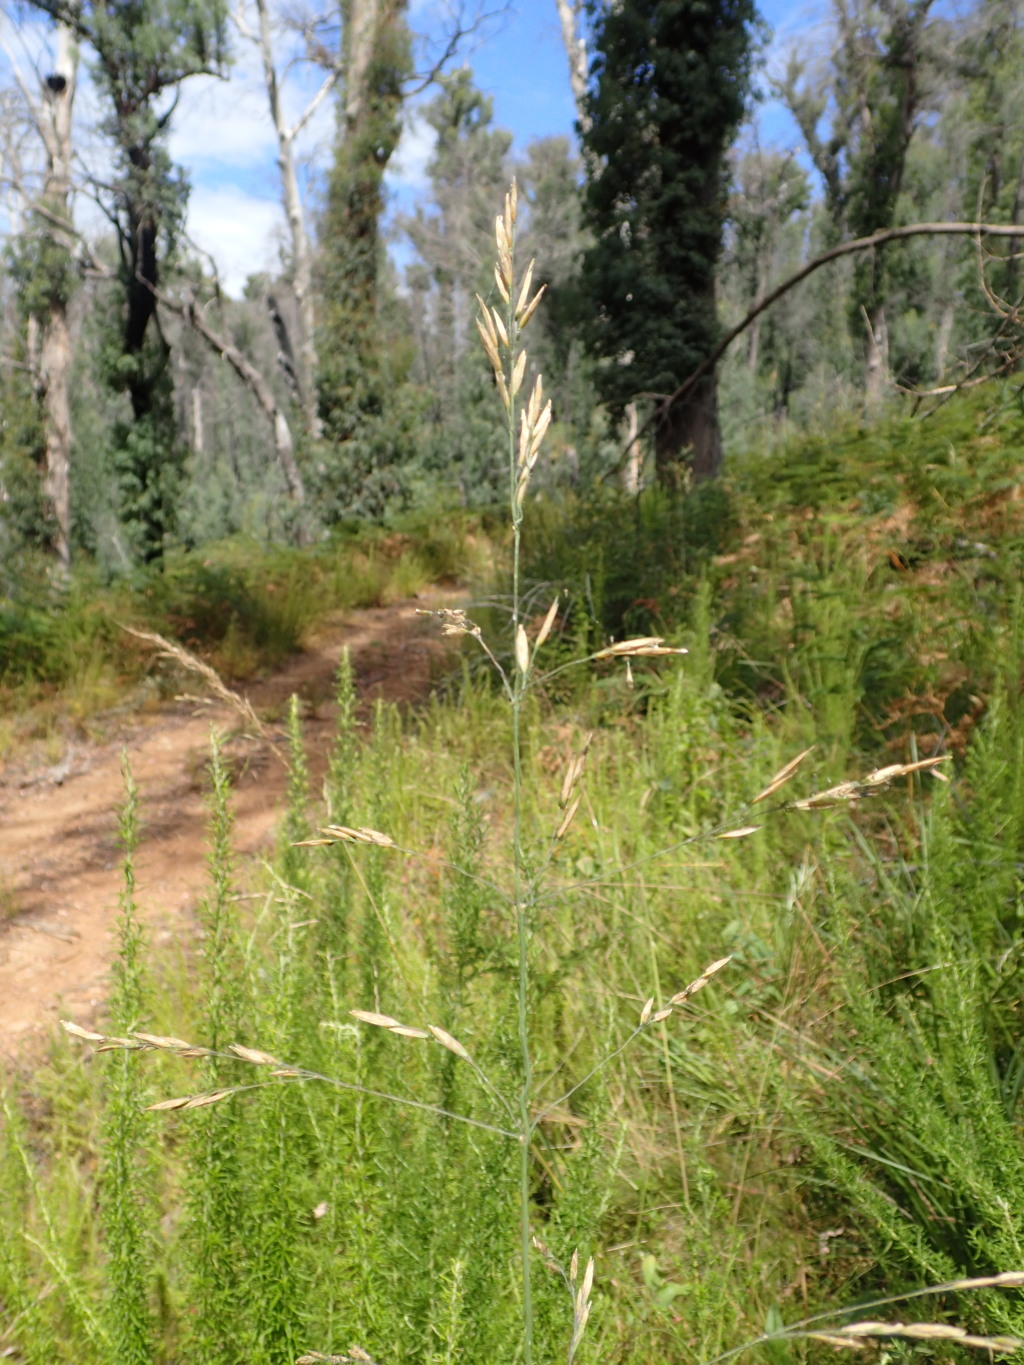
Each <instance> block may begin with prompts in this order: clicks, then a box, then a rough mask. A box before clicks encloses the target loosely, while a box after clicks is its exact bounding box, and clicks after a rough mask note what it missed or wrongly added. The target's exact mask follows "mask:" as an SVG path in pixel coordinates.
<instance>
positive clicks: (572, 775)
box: [558, 730, 594, 806]
mask: <svg viewBox="0 0 1024 1365" xmlns="http://www.w3.org/2000/svg"><path fill="white" fill-rule="evenodd" d="M593 738H594V732H593V730H589V731H588V732H587V734H586V736H585V738H584V740H583V744H582V745H581V747H580V751H579V753H578V754H576V756H575V757H574V758H573V759H571V760H570V762H569V766H568V768H567V769H566V770H565V777H564V778H563V779H562V790H561V792H560V793H559V796H558V804H559V805H560V806H565V805H566V804H567V803H568V800H569V797H570V796H572V794H573V792H574V791H575V790H576V787H577V786H578V784H579V782H580V780H581V779H582V777H583V773H584V770H585V769H586V766H587V754H588V753H589V752H590V744H591V741H592V740H593Z"/></svg>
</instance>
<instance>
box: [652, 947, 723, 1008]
mask: <svg viewBox="0 0 1024 1365" xmlns="http://www.w3.org/2000/svg"><path fill="white" fill-rule="evenodd" d="M731 961H732V955H731V954H730V955H729V957H720V958H719V959H718V961H717V962H712V964H711V966H710V967H705V968H704V970H703V971H702V972H701V974H700V976H698V977H697V979H696V981H691V982H690V984H689V985H688V986H684V987H683V989H682V990H681V991H679V992H678V993H677V994H676V995H674V996H673V997H672V999H671V1000H670V1001H669V1002H668V1003H669V1004H670V1005H673V1006H674V1005H681V1004H682V1003H683V1001H684V1000H689V999H690V997H691V996H694V995H696V994H697V992H698V991H702V990H703V989H704V987H705V986H706V985H707V984H708V982H709V981H710V980H711V978H712V977H713V976H716V975H717V974H718V973H719V972H720V971H721V970H722V968H723V967H725V966H726V965H727V964H728V963H730V962H731Z"/></svg>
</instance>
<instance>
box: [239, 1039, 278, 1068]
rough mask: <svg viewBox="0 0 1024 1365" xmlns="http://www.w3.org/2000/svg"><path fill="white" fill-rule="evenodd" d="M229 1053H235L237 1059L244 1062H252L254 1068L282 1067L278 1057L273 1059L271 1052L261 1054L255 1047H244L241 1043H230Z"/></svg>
mask: <svg viewBox="0 0 1024 1365" xmlns="http://www.w3.org/2000/svg"><path fill="white" fill-rule="evenodd" d="M228 1051H229V1052H233V1053H234V1054H235V1056H236V1057H240V1058H241V1060H242V1061H243V1062H252V1064H253V1066H280V1065H281V1063H280V1062H279V1061H278V1060H277V1058H276V1057H271V1055H270V1053H269V1052H260V1051H259V1050H258V1049H257V1048H254V1047H243V1046H242V1044H241V1043H228Z"/></svg>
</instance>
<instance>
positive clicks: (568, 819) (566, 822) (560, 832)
mask: <svg viewBox="0 0 1024 1365" xmlns="http://www.w3.org/2000/svg"><path fill="white" fill-rule="evenodd" d="M582 800H583V795H582V793H581V794H580V795H579V796H577V797H576V799H575V800H574V801H573V803H572V805H571V806H570V807H569V809H568V810H567V811H566V812H565V814H564V815H563V816H562V822H561V824H560V825H559V826H558V828H557V829H556V830H555V838H556V839H564V838H565V836H566V835H567V834H568V832H569V826H570V825H571V824H572V822H573V820H574V819H575V817H576V812H577V811H578V810H579V808H580V802H581V801H582Z"/></svg>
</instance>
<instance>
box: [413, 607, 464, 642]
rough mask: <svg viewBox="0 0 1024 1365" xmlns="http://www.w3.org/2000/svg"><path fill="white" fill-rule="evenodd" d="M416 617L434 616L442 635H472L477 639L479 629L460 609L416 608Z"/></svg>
mask: <svg viewBox="0 0 1024 1365" xmlns="http://www.w3.org/2000/svg"><path fill="white" fill-rule="evenodd" d="M416 615H417V616H436V617H437V618H438V619H439V620H440V622H441V634H442V635H472V636H473V637H474V638H476V639H479V637H480V627H479V626H478V625H477V624H476V622H475V621H471V620H470V619H469V617H468V616H467V615H466V613H465V611H464V610H463V609H462V607H438V608H437V610H436V611H431V610H430V609H429V608H428V607H417V608H416Z"/></svg>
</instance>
